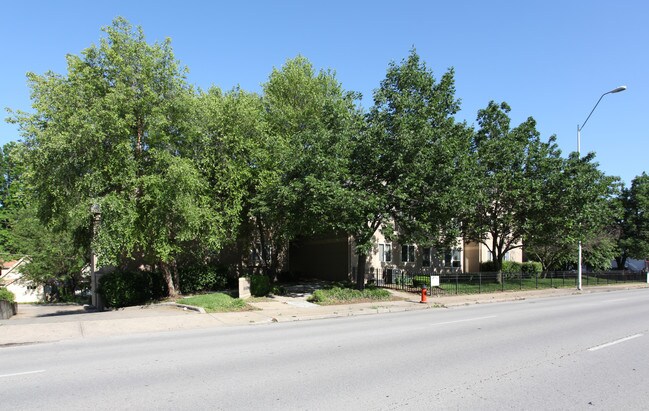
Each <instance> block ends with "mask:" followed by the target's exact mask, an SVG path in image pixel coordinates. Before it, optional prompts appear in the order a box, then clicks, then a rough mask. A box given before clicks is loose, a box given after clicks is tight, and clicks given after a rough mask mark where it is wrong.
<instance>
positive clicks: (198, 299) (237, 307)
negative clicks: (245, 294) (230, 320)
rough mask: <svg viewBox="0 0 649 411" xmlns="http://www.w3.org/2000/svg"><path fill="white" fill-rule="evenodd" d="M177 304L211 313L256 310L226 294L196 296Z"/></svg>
mask: <svg viewBox="0 0 649 411" xmlns="http://www.w3.org/2000/svg"><path fill="white" fill-rule="evenodd" d="M177 302H178V303H180V304H187V305H193V306H195V307H203V308H204V309H205V311H207V312H210V313H224V312H237V311H250V310H253V309H254V308H253V307H251V306H250V305H248V304H246V302H245V301H243V300H242V299H240V298H232V297H230V296H229V295H227V294H224V293H213V294H203V295H196V296H193V297H187V298H182V299H180V300H178V301H177Z"/></svg>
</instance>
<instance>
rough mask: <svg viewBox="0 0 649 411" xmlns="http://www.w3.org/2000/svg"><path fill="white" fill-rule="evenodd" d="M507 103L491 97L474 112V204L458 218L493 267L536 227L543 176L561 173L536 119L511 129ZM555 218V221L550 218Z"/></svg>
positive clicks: (551, 144) (542, 196) (542, 206)
mask: <svg viewBox="0 0 649 411" xmlns="http://www.w3.org/2000/svg"><path fill="white" fill-rule="evenodd" d="M509 111H510V107H509V105H507V103H501V104H497V103H495V102H493V101H492V102H490V103H489V104H488V106H487V107H486V108H485V109H483V110H480V111H479V112H478V118H477V120H478V124H479V126H480V128H479V129H478V130H477V131H476V132H475V134H474V136H473V142H472V152H473V156H474V159H475V162H474V163H473V164H474V165H473V167H474V176H475V184H474V185H473V186H472V187H473V190H471V191H470V192H469V193H467V194H469V195H470V196H471V198H472V200H471V201H472V204H473V206H472V207H471V208H470V209H468V210H467V212H466V213H465V214H464V215H463V218H462V229H463V232H464V237H465V238H466V239H468V240H471V241H475V242H478V243H482V244H484V245H485V246H486V247H487V249H488V250H489V251H490V252H491V253H492V256H493V261H494V263H495V264H496V267H497V268H498V269H500V267H502V263H503V259H504V257H505V254H506V253H507V252H508V251H510V250H513V249H516V248H520V247H522V246H523V243H522V240H523V239H524V238H525V236H526V234H527V233H528V232H530V231H533V230H538V229H539V228H538V227H537V225H536V224H537V222H538V221H539V220H540V219H542V218H543V216H542V214H543V213H544V212H546V211H547V207H546V205H549V203H550V202H549V200H550V199H549V198H547V197H545V193H546V191H545V190H546V189H547V187H546V186H547V183H548V181H549V180H548V178H547V176H548V175H549V176H552V177H556V175H557V174H556V173H560V172H561V160H560V158H559V155H560V152H559V151H558V149H557V148H556V145H555V143H554V138H551V139H550V140H549V141H548V142H547V143H546V142H543V141H541V139H540V136H539V133H538V131H537V130H536V122H535V120H534V119H533V118H531V117H530V118H528V119H527V120H526V121H524V122H523V123H521V124H520V125H519V126H517V127H514V128H512V127H511V126H510V118H509ZM553 221H554V220H553Z"/></svg>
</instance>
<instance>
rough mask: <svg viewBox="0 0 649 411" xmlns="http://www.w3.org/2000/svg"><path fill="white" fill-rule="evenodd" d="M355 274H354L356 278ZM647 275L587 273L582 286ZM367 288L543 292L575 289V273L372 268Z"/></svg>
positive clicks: (440, 292) (641, 279)
mask: <svg viewBox="0 0 649 411" xmlns="http://www.w3.org/2000/svg"><path fill="white" fill-rule="evenodd" d="M355 276H356V273H355V272H353V277H355ZM431 276H437V277H439V278H438V280H439V285H433V286H431ZM647 279H648V278H647V273H645V272H631V271H603V272H584V273H583V274H582V285H583V286H592V285H609V284H618V283H631V282H642V283H646V282H647ZM365 280H366V283H367V284H372V285H376V286H377V287H382V288H392V289H397V290H404V291H411V292H418V291H420V290H421V286H422V285H426V287H427V289H428V290H429V295H446V294H477V293H485V292H497V291H514V290H526V289H541V288H560V287H576V286H577V272H576V271H548V272H542V273H522V272H518V273H494V272H488V273H462V272H460V271H458V270H455V269H448V271H447V272H435V271H433V270H417V271H414V270H406V269H398V268H380V269H376V268H370V269H368V270H367V271H366V273H365Z"/></svg>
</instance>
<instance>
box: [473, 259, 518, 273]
mask: <svg viewBox="0 0 649 411" xmlns="http://www.w3.org/2000/svg"><path fill="white" fill-rule="evenodd" d="M521 266H522V264H521V263H517V262H516V261H503V266H502V268H501V271H502V272H503V273H506V274H516V273H520V272H521ZM480 272H483V273H495V272H498V263H497V262H496V261H485V262H484V263H481V264H480Z"/></svg>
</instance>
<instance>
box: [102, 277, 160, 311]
mask: <svg viewBox="0 0 649 411" xmlns="http://www.w3.org/2000/svg"><path fill="white" fill-rule="evenodd" d="M98 292H99V294H101V296H102V298H103V300H104V304H106V306H107V307H113V308H120V307H128V306H132V305H141V304H146V303H148V302H151V301H154V300H159V299H161V298H164V297H166V296H167V286H166V283H165V280H164V277H163V276H162V273H159V272H148V271H121V270H117V271H113V272H111V273H108V274H104V275H103V276H102V277H101V278H100V279H99V289H98Z"/></svg>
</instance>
